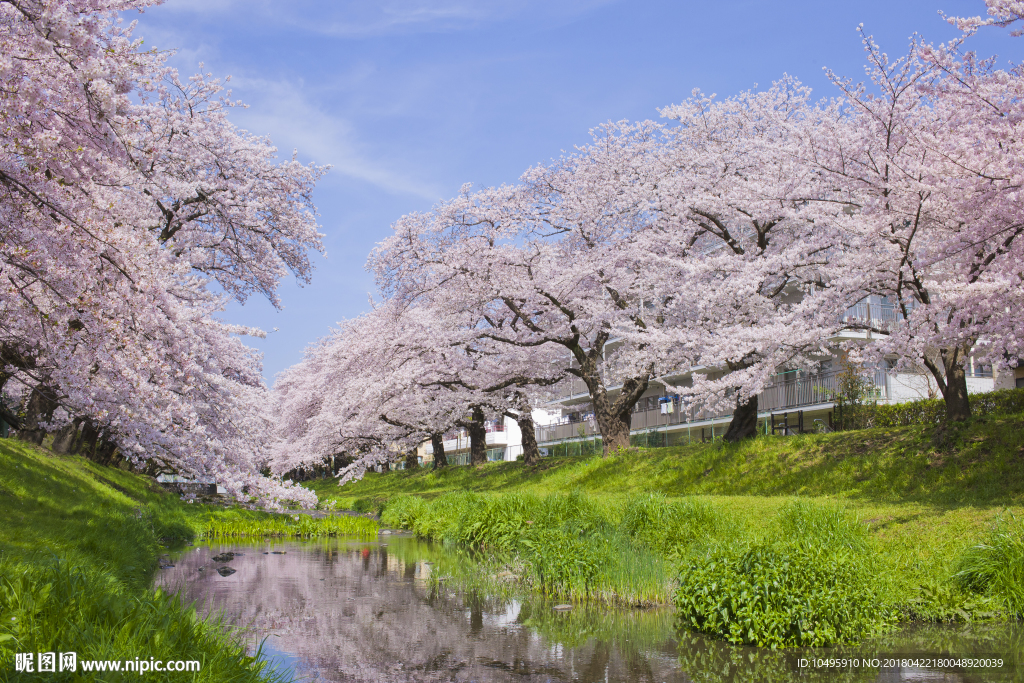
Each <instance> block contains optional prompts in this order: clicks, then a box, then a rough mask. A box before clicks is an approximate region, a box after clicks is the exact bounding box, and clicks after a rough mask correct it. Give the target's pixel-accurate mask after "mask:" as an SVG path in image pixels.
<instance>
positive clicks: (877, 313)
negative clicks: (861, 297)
mask: <svg viewBox="0 0 1024 683" xmlns="http://www.w3.org/2000/svg"><path fill="white" fill-rule="evenodd" d="M903 320H904V316H903V311H902V310H901V309H900V308H899V307H897V306H895V305H894V304H891V303H888V302H883V303H868V302H867V301H861V302H860V303H858V304H855V305H853V306H850V307H849V308H848V309H846V311H844V312H843V313H842V314H840V316H839V322H841V323H844V324H848V325H869V326H871V327H873V328H876V329H883V330H892V329H894V328H895V327H896V326H897V325H899V324H900V323H902V322H903Z"/></svg>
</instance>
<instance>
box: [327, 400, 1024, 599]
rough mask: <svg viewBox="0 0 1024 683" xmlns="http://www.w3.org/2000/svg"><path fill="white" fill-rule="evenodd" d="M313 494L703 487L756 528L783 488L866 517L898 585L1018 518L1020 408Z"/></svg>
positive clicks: (343, 503)
mask: <svg viewBox="0 0 1024 683" xmlns="http://www.w3.org/2000/svg"><path fill="white" fill-rule="evenodd" d="M310 486H311V488H313V489H314V490H315V491H316V492H317V495H318V496H320V497H321V500H322V501H323V502H326V501H328V500H331V499H334V500H337V501H338V504H339V507H345V508H356V509H366V508H368V507H372V506H374V505H379V504H380V502H381V501H382V500H385V499H387V498H388V497H391V496H394V495H400V494H414V495H419V496H423V497H427V498H430V497H434V496H437V495H439V494H441V493H443V492H445V491H452V490H472V491H480V492H508V491H515V490H519V491H529V492H533V493H538V494H546V493H553V492H566V491H571V490H582V491H585V492H587V493H590V494H592V495H595V496H597V497H598V498H599V499H602V500H604V501H606V502H607V503H609V504H612V505H613V504H614V503H615V502H617V499H624V498H625V497H627V496H628V495H630V494H633V493H640V492H647V491H660V492H662V493H664V494H666V495H667V496H670V497H678V496H690V495H706V496H710V497H712V498H714V499H715V501H716V502H717V503H718V504H719V505H721V506H723V507H724V508H726V509H727V510H729V511H731V512H733V513H734V514H735V515H736V516H737V517H738V518H739V519H740V520H741V521H742V523H743V524H745V525H747V526H748V527H750V528H751V529H752V530H756V529H757V528H758V527H760V526H761V525H763V524H764V523H765V522H766V521H767V520H769V519H771V518H772V517H773V513H774V512H775V511H776V510H778V508H779V507H780V506H781V505H782V504H783V503H784V502H785V501H786V500H788V499H789V498H791V497H793V496H800V497H807V498H815V499H829V500H832V501H836V502H839V503H840V504H841V505H843V506H845V507H849V508H850V509H852V510H853V511H854V512H855V514H857V515H858V516H859V517H860V519H861V520H863V521H865V522H868V523H870V525H871V530H872V533H873V535H874V536H875V537H876V538H877V539H878V540H879V541H880V543H881V545H882V547H883V548H884V550H885V552H886V554H887V555H888V556H889V558H890V559H891V561H892V562H893V564H894V566H895V567H896V568H897V570H898V572H899V574H900V575H901V578H902V579H903V580H904V581H905V582H906V588H907V590H913V589H914V588H915V587H916V585H917V584H920V583H924V582H927V581H940V580H943V579H945V578H947V577H948V573H949V571H950V569H951V567H950V564H951V558H956V557H958V556H959V554H960V553H961V552H962V551H963V550H964V548H966V547H967V546H968V545H971V544H972V543H977V542H978V540H979V539H980V538H981V537H982V535H983V534H984V532H985V531H986V530H987V529H988V528H989V526H990V525H991V523H992V521H993V519H995V518H996V517H997V516H999V515H1000V514H1003V513H1004V512H1005V511H1006V510H1009V511H1011V512H1012V513H1013V514H1016V515H1018V516H1024V414H1017V415H1010V416H999V417H986V418H977V419H975V420H974V421H972V422H971V423H970V424H969V425H967V426H966V427H965V428H963V429H962V430H960V431H959V433H955V434H951V435H949V437H948V438H947V439H946V441H945V444H944V445H937V443H936V441H935V436H934V430H933V428H931V427H924V426H920V427H903V428H895V429H871V430H863V431H853V432H843V433H836V434H822V435H819V434H813V435H811V434H809V435H803V436H797V437H759V438H757V439H753V440H750V441H747V442H745V443H741V444H737V445H723V444H721V443H716V444H704V445H694V446H684V447H678V448H664V449H652V450H649V451H643V452H641V453H639V454H625V455H617V456H611V457H608V458H600V457H593V458H583V459H580V458H558V459H554V458H552V459H545V461H543V462H542V463H541V465H540V466H538V467H537V468H525V467H523V465H521V464H519V463H493V464H486V465H481V466H478V467H455V468H450V469H448V470H447V471H441V472H432V471H413V472H404V471H399V472H391V473H387V474H373V473H370V474H367V475H366V477H364V478H363V480H361V481H359V482H355V483H351V484H348V485H346V486H344V487H340V488H339V487H338V486H337V484H336V482H335V481H334V480H332V479H328V480H324V481H317V482H310Z"/></svg>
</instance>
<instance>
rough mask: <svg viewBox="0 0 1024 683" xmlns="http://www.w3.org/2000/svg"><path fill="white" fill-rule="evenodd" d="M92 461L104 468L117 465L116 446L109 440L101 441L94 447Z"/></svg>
mask: <svg viewBox="0 0 1024 683" xmlns="http://www.w3.org/2000/svg"><path fill="white" fill-rule="evenodd" d="M92 460H93V461H94V462H96V463H99V464H100V465H103V466H104V467H111V466H113V465H115V464H116V463H117V461H118V460H119V458H117V444H116V443H114V442H113V441H111V440H110V439H106V438H104V439H102V440H101V441H100V442H99V444H98V445H97V447H96V452H95V455H94V456H93V458H92Z"/></svg>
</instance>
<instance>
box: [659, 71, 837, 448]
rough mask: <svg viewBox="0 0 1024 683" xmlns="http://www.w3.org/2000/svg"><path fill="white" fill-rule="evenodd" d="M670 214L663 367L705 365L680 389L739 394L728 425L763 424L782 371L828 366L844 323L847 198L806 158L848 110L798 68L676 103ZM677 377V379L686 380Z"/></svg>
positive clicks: (718, 398)
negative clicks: (820, 133)
mask: <svg viewBox="0 0 1024 683" xmlns="http://www.w3.org/2000/svg"><path fill="white" fill-rule="evenodd" d="M662 115H663V116H665V117H667V118H669V119H671V120H673V121H674V122H675V123H674V125H671V126H668V127H666V129H665V134H666V143H665V148H666V149H665V153H664V154H663V155H662V157H663V158H664V159H665V161H666V163H667V165H668V167H669V168H670V169H671V172H670V173H666V174H665V176H664V178H663V180H662V181H661V182H660V183H659V185H658V187H657V197H658V200H657V202H658V210H659V220H658V221H657V223H656V224H655V226H654V229H653V230H651V231H649V232H648V233H647V239H648V241H647V243H646V245H645V246H646V250H647V253H648V254H649V259H648V262H647V263H646V264H645V268H644V273H645V274H647V279H648V285H649V294H648V295H646V298H645V300H646V301H647V302H648V305H649V306H650V307H651V308H652V309H653V310H655V311H656V312H657V315H658V316H659V318H660V319H661V320H662V324H661V325H660V327H659V328H658V334H657V337H658V340H657V341H656V342H654V343H653V344H654V345H655V346H658V347H659V348H658V356H659V358H660V360H661V364H662V366H667V367H670V368H679V369H682V370H687V369H688V366H697V367H699V368H701V371H698V372H694V373H693V374H692V376H691V377H692V383H690V384H689V385H688V386H683V387H676V388H677V390H679V391H680V393H682V394H683V395H689V396H692V397H694V398H695V399H696V400H699V401H700V402H701V403H703V404H704V405H705V406H710V407H719V406H721V407H723V408H724V407H726V406H727V405H728V404H732V405H731V407H732V408H733V419H732V421H731V423H730V425H729V428H728V430H727V431H726V434H725V439H726V440H727V441H737V440H739V439H742V438H745V437H748V436H751V435H753V434H754V433H756V428H757V394H758V392H760V391H761V389H762V388H763V387H764V385H765V384H766V383H767V382H768V381H769V380H770V379H771V378H772V377H773V376H774V375H775V374H776V373H777V372H778V371H779V370H780V369H794V368H798V367H810V366H814V365H816V364H817V363H818V362H820V360H821V359H822V358H824V357H827V355H828V351H827V346H828V343H829V339H830V338H831V337H832V336H833V335H835V333H836V332H837V331H838V329H839V316H838V315H836V313H835V311H836V307H835V302H836V299H837V298H842V297H844V296H848V294H846V292H845V289H842V290H841V289H839V288H837V287H836V285H837V282H836V281H835V279H834V278H833V277H832V275H831V268H832V265H833V262H834V261H835V260H836V258H837V256H838V255H840V254H842V253H843V252H844V251H845V249H846V247H848V245H846V244H844V241H843V232H842V230H841V226H842V224H843V222H844V220H845V216H844V214H843V211H842V208H843V206H844V204H843V203H842V201H841V197H840V194H839V193H837V192H836V190H835V188H834V187H832V186H831V185H829V184H827V183H822V182H821V176H820V174H818V173H817V172H816V169H815V168H814V167H813V166H812V165H810V164H808V163H806V161H805V154H804V151H803V148H804V146H805V145H806V144H807V140H808V136H809V131H812V130H815V129H817V128H818V127H819V126H821V125H823V123H828V124H830V125H836V124H837V122H838V121H839V119H840V118H841V114H840V112H839V111H838V110H837V108H836V107H835V106H834V105H829V104H826V105H821V106H814V105H812V104H811V103H810V90H809V89H808V88H805V87H803V86H801V85H800V84H799V83H798V82H797V81H795V80H794V79H791V78H788V77H787V78H785V79H783V80H781V81H779V82H777V83H775V84H774V85H773V86H772V87H771V88H769V89H768V90H765V91H761V92H756V91H749V92H745V93H742V94H740V95H738V96H736V97H732V98H728V99H726V100H724V101H721V102H716V101H714V99H713V98H711V97H706V96H703V95H701V94H699V93H697V92H695V93H694V97H693V98H691V99H690V100H687V101H686V102H684V103H682V104H679V105H674V106H671V107H666V108H665V109H663V110H662ZM674 381H675V380H674Z"/></svg>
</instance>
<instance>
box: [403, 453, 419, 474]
mask: <svg viewBox="0 0 1024 683" xmlns="http://www.w3.org/2000/svg"><path fill="white" fill-rule="evenodd" d="M419 466H420V460H419V458H417V457H416V449H415V448H410V449H409V452H408V453H406V454H405V469H407V470H414V469H416V468H417V467H419Z"/></svg>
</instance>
